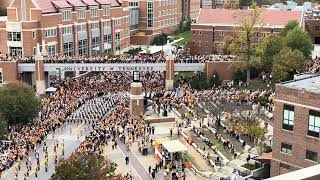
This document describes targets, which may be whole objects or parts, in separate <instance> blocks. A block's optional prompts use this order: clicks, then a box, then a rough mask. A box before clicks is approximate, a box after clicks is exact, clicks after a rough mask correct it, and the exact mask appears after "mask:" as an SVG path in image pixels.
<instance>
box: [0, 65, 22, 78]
mask: <svg viewBox="0 0 320 180" xmlns="http://www.w3.org/2000/svg"><path fill="white" fill-rule="evenodd" d="M0 69H1V70H2V76H3V82H4V83H9V82H13V81H17V80H18V65H17V62H16V61H0Z"/></svg>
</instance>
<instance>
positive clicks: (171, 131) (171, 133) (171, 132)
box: [170, 128, 172, 137]
mask: <svg viewBox="0 0 320 180" xmlns="http://www.w3.org/2000/svg"><path fill="white" fill-rule="evenodd" d="M170 136H171V137H172V128H170Z"/></svg>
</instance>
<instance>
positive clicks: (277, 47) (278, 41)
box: [258, 34, 285, 72]
mask: <svg viewBox="0 0 320 180" xmlns="http://www.w3.org/2000/svg"><path fill="white" fill-rule="evenodd" d="M283 47H285V42H284V38H283V37H282V36H279V35H276V34H271V35H270V36H267V37H266V38H265V39H263V41H262V42H261V43H260V46H259V48H258V54H259V55H260V58H261V64H262V67H263V69H264V70H265V71H268V72H270V71H271V70H272V64H273V56H274V55H276V54H278V53H279V52H280V51H281V49H282V48H283Z"/></svg>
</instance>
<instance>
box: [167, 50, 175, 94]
mask: <svg viewBox="0 0 320 180" xmlns="http://www.w3.org/2000/svg"><path fill="white" fill-rule="evenodd" d="M173 82H174V57H173V56H166V90H173Z"/></svg>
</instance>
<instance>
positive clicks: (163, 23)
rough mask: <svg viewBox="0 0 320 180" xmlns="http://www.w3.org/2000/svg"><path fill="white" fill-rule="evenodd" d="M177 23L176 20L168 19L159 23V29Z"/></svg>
mask: <svg viewBox="0 0 320 180" xmlns="http://www.w3.org/2000/svg"><path fill="white" fill-rule="evenodd" d="M177 23H178V18H170V19H165V20H162V21H160V27H163V26H167V25H175V24H177Z"/></svg>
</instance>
